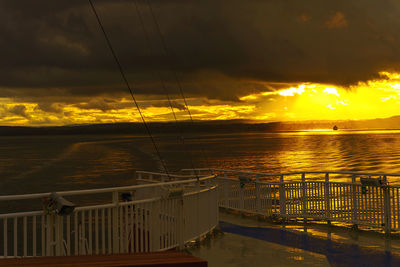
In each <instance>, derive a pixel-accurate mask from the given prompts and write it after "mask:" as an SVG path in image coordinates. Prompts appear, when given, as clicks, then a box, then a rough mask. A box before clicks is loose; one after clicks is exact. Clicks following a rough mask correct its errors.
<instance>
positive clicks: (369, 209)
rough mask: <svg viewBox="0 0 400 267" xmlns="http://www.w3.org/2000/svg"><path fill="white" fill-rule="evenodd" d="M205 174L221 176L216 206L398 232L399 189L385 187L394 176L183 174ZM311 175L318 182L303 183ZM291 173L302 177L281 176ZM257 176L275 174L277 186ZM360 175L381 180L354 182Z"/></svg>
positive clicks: (370, 174) (396, 186)
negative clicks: (332, 178) (345, 179)
mask: <svg viewBox="0 0 400 267" xmlns="http://www.w3.org/2000/svg"><path fill="white" fill-rule="evenodd" d="M210 170H211V171H212V172H217V171H221V172H222V173H223V176H219V177H218V178H217V179H218V181H219V183H218V184H219V192H220V194H219V196H220V197H219V206H220V207H224V208H228V209H234V210H238V211H243V212H246V213H254V214H258V215H263V216H273V217H280V218H282V219H283V220H288V219H291V218H303V219H305V220H306V219H317V220H326V221H329V222H330V221H336V222H341V223H348V224H354V225H366V226H371V227H375V228H383V229H384V230H385V232H386V233H390V232H391V231H398V230H400V185H388V184H387V177H388V176H399V174H392V173H390V174H389V173H365V172H327V171H324V172H322V171H321V172H315V171H311V172H291V173H281V174H264V173H253V172H242V171H231V170H223V169H200V170H199V169H197V170H191V169H187V170H185V171H210ZM246 173H247V174H256V179H244V178H243V174H246ZM316 173H317V174H324V177H323V180H322V181H321V180H318V181H315V180H313V179H310V180H307V179H306V174H316ZM227 174H230V175H227ZM232 174H235V175H232ZM293 174H301V179H298V180H287V181H285V180H284V177H285V176H286V175H293ZM330 174H346V175H348V174H351V182H336V181H330V180H329V175H330ZM235 176H236V178H232V177H235ZM261 176H279V182H268V181H263V180H259V178H260V177H261ZM360 176H372V177H381V178H382V179H375V180H374V179H373V178H372V179H367V180H361V179H360V180H359V181H358V180H356V178H358V177H360ZM313 178H315V177H313Z"/></svg>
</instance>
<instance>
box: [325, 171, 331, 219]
mask: <svg viewBox="0 0 400 267" xmlns="http://www.w3.org/2000/svg"><path fill="white" fill-rule="evenodd" d="M325 217H326V220H327V221H328V224H330V223H331V220H330V219H331V200H330V198H329V173H326V174H325Z"/></svg>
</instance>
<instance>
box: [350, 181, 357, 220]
mask: <svg viewBox="0 0 400 267" xmlns="http://www.w3.org/2000/svg"><path fill="white" fill-rule="evenodd" d="M351 183H352V184H353V186H352V187H353V203H352V204H353V205H352V206H353V223H354V224H355V225H357V209H358V207H357V185H356V175H355V174H353V175H352V176H351Z"/></svg>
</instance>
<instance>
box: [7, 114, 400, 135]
mask: <svg viewBox="0 0 400 267" xmlns="http://www.w3.org/2000/svg"><path fill="white" fill-rule="evenodd" d="M148 125H149V128H150V130H151V132H152V133H154V134H168V133H171V134H173V133H174V134H180V133H181V132H183V133H184V134H185V133H188V134H190V133H242V132H301V131H309V132H324V131H331V129H332V127H333V125H337V126H338V129H339V130H338V131H335V132H339V133H340V132H341V131H354V132H356V131H383V130H384V131H390V130H392V131H395V130H400V116H395V117H391V118H386V119H374V120H363V121H299V122H267V123H259V122H249V121H242V120H232V121H196V122H194V123H191V122H188V121H184V122H178V125H176V123H174V122H152V123H148ZM80 134H91V135H92V134H94V135H101V134H105V135H118V134H146V130H145V128H144V126H143V124H141V123H109V124H88V125H66V126H44V127H29V126H0V136H20V135H22V136H23V135H80Z"/></svg>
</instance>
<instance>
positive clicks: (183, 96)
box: [145, 0, 210, 166]
mask: <svg viewBox="0 0 400 267" xmlns="http://www.w3.org/2000/svg"><path fill="white" fill-rule="evenodd" d="M145 1H146V3H147V6H148V7H149V10H150V13H151V16H152V18H153V21H154V23H155V25H156V28H157V32H158V34H159V35H160V38H161V43H162V46H163V49H164V53H165V56H166V57H167V58H168V59H170V60H169V64H170V69H171V72H172V73H173V75H174V79H175V82H176V84H177V86H178V88H179V92H180V94H181V96H182V99H183V102H184V104H185V109H186V110H187V112H188V114H189V118H190V121H191V123H192V125H193V124H194V121H193V117H192V113H191V112H190V109H189V105H188V103H187V101H186V97H185V94H184V92H183V88H182V84H181V82H180V80H179V78H178V75H177V73H176V72H175V71H174V69H173V67H172V63H171V61H172V58H173V57H172V55H171V53H170V52H169V49H168V46H167V42H166V41H165V37H164V35H163V33H162V31H161V28H160V24H159V23H158V21H157V18H156V16H155V14H154V11H153V7H152V5H151V2H150V1H149V0H145ZM198 140H199V139H198ZM201 152H202V154H203V157H204V159H205V161H206V163H207V166H210V164H209V160H208V157H207V155H206V153H205V151H204V149H203V147H202V146H201Z"/></svg>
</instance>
